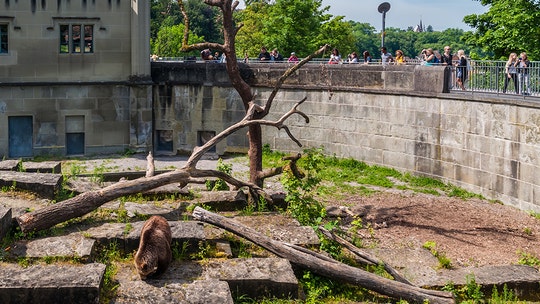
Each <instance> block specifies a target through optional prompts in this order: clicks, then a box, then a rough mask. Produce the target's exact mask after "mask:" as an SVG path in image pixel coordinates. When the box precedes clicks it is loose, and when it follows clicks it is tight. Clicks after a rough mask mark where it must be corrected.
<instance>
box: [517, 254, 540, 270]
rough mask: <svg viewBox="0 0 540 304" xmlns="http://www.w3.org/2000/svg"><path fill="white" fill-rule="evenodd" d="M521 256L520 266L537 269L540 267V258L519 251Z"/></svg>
mask: <svg viewBox="0 0 540 304" xmlns="http://www.w3.org/2000/svg"><path fill="white" fill-rule="evenodd" d="M517 253H518V255H519V260H518V264H520V265H529V266H533V267H536V268H539V267H540V259H538V257H536V256H534V255H533V254H531V253H528V252H525V251H521V250H520V251H518V252H517Z"/></svg>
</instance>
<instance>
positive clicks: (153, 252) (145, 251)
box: [134, 215, 172, 280]
mask: <svg viewBox="0 0 540 304" xmlns="http://www.w3.org/2000/svg"><path fill="white" fill-rule="evenodd" d="M171 238H172V233H171V226H169V222H167V220H166V219H165V218H164V217H162V216H158V215H154V216H152V217H150V218H149V219H148V220H147V221H146V222H145V223H144V225H143V227H142V229H141V240H140V243H139V249H138V250H137V253H136V254H135V259H134V263H135V267H136V268H137V272H138V273H139V276H140V277H141V279H142V280H144V279H146V278H147V277H156V276H159V275H161V274H163V272H165V270H167V268H168V267H169V264H170V263H171V260H172V251H171Z"/></svg>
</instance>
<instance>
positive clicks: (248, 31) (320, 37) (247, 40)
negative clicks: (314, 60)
mask: <svg viewBox="0 0 540 304" xmlns="http://www.w3.org/2000/svg"><path fill="white" fill-rule="evenodd" d="M328 9H329V7H322V0H276V1H273V2H272V3H269V2H267V1H251V2H250V5H248V6H247V7H246V8H245V9H244V10H242V11H240V12H239V14H238V21H239V22H242V23H243V24H244V27H243V28H242V30H241V31H240V32H239V33H238V36H237V39H236V47H237V52H238V53H239V54H244V53H245V52H247V53H248V54H249V56H250V57H254V56H256V55H257V54H258V53H259V50H260V48H261V46H266V47H267V48H268V49H273V48H277V49H278V50H279V51H280V52H281V53H283V54H288V53H290V52H296V53H297V54H299V55H300V56H305V55H308V54H311V53H312V52H313V50H316V49H318V48H319V47H320V46H322V45H325V44H330V45H332V46H335V47H339V48H340V49H343V50H344V51H352V50H353V49H354V36H353V35H352V29H351V27H350V25H349V24H348V23H347V22H345V21H343V20H342V19H343V17H333V16H332V15H330V14H327V13H326V12H327V11H328Z"/></svg>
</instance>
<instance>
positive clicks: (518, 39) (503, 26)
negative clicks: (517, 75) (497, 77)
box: [463, 0, 540, 59]
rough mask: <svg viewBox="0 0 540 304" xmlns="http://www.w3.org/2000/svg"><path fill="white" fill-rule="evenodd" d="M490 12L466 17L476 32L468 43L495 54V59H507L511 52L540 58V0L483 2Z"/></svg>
mask: <svg viewBox="0 0 540 304" xmlns="http://www.w3.org/2000/svg"><path fill="white" fill-rule="evenodd" d="M480 2H481V4H482V5H484V6H488V5H489V6H490V7H489V10H488V11H487V12H486V13H484V14H480V15H476V14H472V15H467V16H465V18H464V19H463V21H464V22H465V23H466V24H468V25H470V26H472V27H473V28H475V29H476V31H475V32H474V33H473V32H469V33H467V34H466V35H465V41H466V42H467V43H469V44H471V45H475V46H477V47H479V48H481V49H482V50H483V51H484V52H485V53H487V54H490V53H491V54H492V55H491V56H488V57H492V58H494V59H502V58H506V59H507V58H508V54H509V53H511V52H516V53H520V52H522V51H524V52H527V53H528V55H529V57H530V58H540V40H539V39H538V37H539V36H540V27H539V26H538V25H539V24H540V6H539V1H538V0H481V1H480Z"/></svg>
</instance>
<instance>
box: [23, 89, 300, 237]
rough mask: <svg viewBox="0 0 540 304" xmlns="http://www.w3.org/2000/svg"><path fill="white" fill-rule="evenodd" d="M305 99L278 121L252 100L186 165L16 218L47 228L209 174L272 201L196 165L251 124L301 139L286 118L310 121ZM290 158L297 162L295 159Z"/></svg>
mask: <svg viewBox="0 0 540 304" xmlns="http://www.w3.org/2000/svg"><path fill="white" fill-rule="evenodd" d="M304 100H305V99H304ZM304 100H301V101H299V102H298V103H297V104H295V105H294V106H293V107H292V108H291V109H290V110H289V111H288V112H287V113H285V114H283V116H281V118H279V119H278V120H276V121H270V120H256V119H252V117H253V113H254V112H255V111H256V109H257V108H259V106H258V105H256V104H254V103H251V104H250V107H249V109H248V111H247V114H246V116H244V118H243V119H242V120H241V121H239V122H237V123H235V124H234V125H232V126H230V127H229V128H227V129H225V130H223V131H222V132H221V133H219V134H218V135H216V136H214V137H213V138H212V139H210V140H209V141H208V142H206V143H205V144H204V145H203V146H200V147H196V148H195V149H194V150H193V153H192V154H191V156H190V157H189V159H188V160H187V162H186V164H185V165H184V167H182V168H180V169H176V170H174V171H171V172H167V173H162V174H158V175H155V176H150V177H141V178H138V179H135V180H128V181H122V182H118V183H115V184H113V185H111V186H108V187H105V188H103V189H100V190H96V191H90V192H85V193H82V194H80V195H78V196H76V197H73V198H71V199H68V200H65V201H62V202H59V203H57V204H54V205H50V206H46V207H44V208H42V209H38V210H36V211H32V212H30V213H25V214H23V215H21V216H19V217H17V222H18V224H19V227H20V228H21V231H22V232H31V231H38V230H43V229H47V228H50V227H53V226H54V225H56V224H59V223H62V222H65V221H67V220H70V219H72V218H76V217H80V216H83V215H85V214H87V213H89V212H91V211H93V210H95V209H97V208H98V207H99V206H101V205H103V204H105V203H106V202H109V201H111V200H114V199H116V198H119V197H122V196H126V195H131V194H136V193H142V192H145V191H148V190H152V189H155V188H158V187H160V186H163V185H168V184H172V183H180V184H189V183H200V182H201V179H204V178H209V177H217V178H220V179H222V180H224V181H225V182H227V183H229V184H231V185H232V186H233V187H235V188H236V189H239V188H242V187H247V188H248V189H250V192H252V193H257V194H258V195H262V196H264V197H265V199H266V200H267V201H269V202H271V201H272V200H271V198H270V197H269V196H267V195H266V193H265V192H264V191H262V189H261V188H260V187H259V186H257V185H255V184H253V183H251V182H244V181H241V180H238V179H236V178H233V177H232V176H230V175H228V174H226V173H224V172H220V171H217V170H201V169H197V168H196V166H197V163H198V161H199V160H200V159H201V157H202V156H203V155H204V153H206V152H207V151H208V150H209V149H210V148H212V147H213V146H214V145H216V144H217V143H218V142H220V141H222V140H224V139H225V138H227V136H229V135H230V134H232V133H233V132H235V131H237V130H240V129H242V128H245V127H249V126H251V125H259V126H262V125H266V126H273V127H276V128H278V129H285V130H286V132H287V134H289V136H290V138H291V139H292V140H293V141H295V142H298V140H297V139H296V138H295V137H294V136H293V134H292V133H291V132H290V131H289V129H288V128H287V126H286V125H285V121H286V120H287V118H289V117H290V116H292V115H295V114H296V115H300V116H302V117H304V118H305V119H306V120H307V115H306V114H305V113H303V112H302V111H300V110H298V106H300V105H301V104H302V102H303V101H304ZM291 161H295V159H293V160H291Z"/></svg>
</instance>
